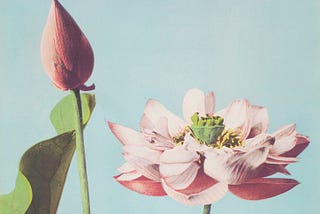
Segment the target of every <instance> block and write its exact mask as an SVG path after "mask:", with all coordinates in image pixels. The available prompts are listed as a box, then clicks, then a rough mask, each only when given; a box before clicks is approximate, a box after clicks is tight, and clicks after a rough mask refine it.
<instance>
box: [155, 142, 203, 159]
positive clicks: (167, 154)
mask: <svg viewBox="0 0 320 214" xmlns="http://www.w3.org/2000/svg"><path fill="white" fill-rule="evenodd" d="M199 158H200V156H199V154H197V153H196V152H195V151H189V150H187V149H186V148H185V147H184V146H183V145H182V146H176V147H174V148H173V149H170V150H166V151H164V152H163V154H162V155H161V157H160V161H161V164H175V163H191V162H194V161H197V160H198V159H199Z"/></svg>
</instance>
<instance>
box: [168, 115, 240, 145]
mask: <svg viewBox="0 0 320 214" xmlns="http://www.w3.org/2000/svg"><path fill="white" fill-rule="evenodd" d="M191 121H192V124H191V126H187V127H186V128H185V129H184V130H183V131H182V132H181V134H180V135H178V136H177V137H174V138H173V142H174V143H175V144H176V145H181V144H183V142H184V137H185V135H186V134H187V133H189V134H190V135H191V136H192V137H193V138H194V139H195V140H196V141H197V142H198V143H199V144H205V145H206V146H209V147H212V148H217V149H221V148H222V147H223V146H226V147H229V148H234V147H239V146H243V145H244V144H245V142H244V141H243V140H241V135H240V134H241V132H239V131H234V130H232V129H225V125H224V124H223V121H224V120H223V118H222V117H220V116H210V115H206V116H205V117H199V113H195V114H193V115H192V117H191Z"/></svg>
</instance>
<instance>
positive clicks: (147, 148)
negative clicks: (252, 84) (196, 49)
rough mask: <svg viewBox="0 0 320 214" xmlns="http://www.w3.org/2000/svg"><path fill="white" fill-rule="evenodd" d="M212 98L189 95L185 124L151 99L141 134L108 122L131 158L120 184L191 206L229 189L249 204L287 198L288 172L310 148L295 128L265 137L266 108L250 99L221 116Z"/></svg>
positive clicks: (237, 102)
mask: <svg viewBox="0 0 320 214" xmlns="http://www.w3.org/2000/svg"><path fill="white" fill-rule="evenodd" d="M214 108H215V97H214V93H213V92H210V93H208V94H207V95H205V94H204V92H202V91H201V90H199V89H191V90H189V91H188V92H187V93H186V95H185V97H184V100H183V116H184V120H182V119H180V118H179V117H177V116H176V115H174V114H173V113H171V112H170V111H169V110H167V109H166V108H165V107H164V106H163V105H162V104H161V103H160V102H158V101H156V100H149V101H148V102H147V104H146V106H145V109H144V114H143V116H142V119H141V122H140V131H135V130H133V129H130V128H127V127H124V126H121V125H118V124H115V123H111V122H108V125H109V128H110V129H111V131H112V133H113V134H114V135H115V136H116V137H117V138H118V139H119V140H120V142H121V143H122V144H123V157H124V159H125V160H126V162H125V164H123V165H122V166H121V167H120V168H119V169H118V170H119V171H120V174H119V175H117V176H115V179H116V180H117V181H118V182H119V183H120V184H122V185H123V186H125V187H126V188H128V189H131V190H133V191H136V192H138V193H141V194H145V195H152V196H164V195H169V196H170V197H172V198H173V199H175V200H176V201H178V202H181V203H183V204H187V205H204V204H211V203H213V202H215V201H217V200H219V199H221V198H222V197H223V196H224V195H225V194H226V193H227V192H228V191H230V192H231V193H233V194H234V195H236V196H238V197H240V198H242V199H247V200H261V199H266V198H270V197H274V196H277V195H279V194H282V193H284V192H286V191H288V190H290V189H292V188H293V187H295V186H296V185H297V184H299V183H298V181H296V180H294V179H287V178H274V177H269V176H271V175H274V174H275V173H282V174H286V175H289V174H290V173H289V172H288V171H287V169H286V166H287V165H288V164H291V163H294V162H296V161H297V156H298V155H299V154H300V153H301V152H302V151H303V150H304V149H305V148H306V147H307V146H308V144H309V139H308V137H306V136H304V135H301V134H300V133H298V132H297V131H296V127H295V125H294V124H292V125H286V126H283V127H281V128H279V129H278V130H276V131H275V132H273V133H267V130H268V126H269V118H268V113H267V110H266V108H264V107H261V106H255V105H251V104H250V103H249V101H248V100H246V99H239V100H235V101H233V102H232V103H231V104H230V105H229V106H227V107H226V108H224V109H222V110H220V111H217V112H215V111H214Z"/></svg>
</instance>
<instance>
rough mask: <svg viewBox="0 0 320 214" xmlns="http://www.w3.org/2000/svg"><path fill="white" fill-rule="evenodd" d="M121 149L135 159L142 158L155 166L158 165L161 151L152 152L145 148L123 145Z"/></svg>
mask: <svg viewBox="0 0 320 214" xmlns="http://www.w3.org/2000/svg"><path fill="white" fill-rule="evenodd" d="M122 149H123V151H124V152H125V153H128V154H130V155H133V156H135V157H139V158H143V159H145V160H148V161H150V162H152V163H155V164H159V163H160V155H161V154H162V152H161V151H157V150H153V149H150V148H148V147H146V146H137V145H124V146H123V147H122Z"/></svg>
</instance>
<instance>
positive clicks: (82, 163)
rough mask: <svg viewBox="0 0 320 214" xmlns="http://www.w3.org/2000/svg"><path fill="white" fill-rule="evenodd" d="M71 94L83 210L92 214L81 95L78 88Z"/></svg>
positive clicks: (85, 213)
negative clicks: (74, 113)
mask: <svg viewBox="0 0 320 214" xmlns="http://www.w3.org/2000/svg"><path fill="white" fill-rule="evenodd" d="M71 94H72V95H73V103H74V108H75V111H76V119H75V122H76V127H75V131H76V152H77V160H78V172H79V177H80V188H81V200H82V210H83V214H90V201H89V188H88V177H87V167H86V156H85V150H84V140H83V122H82V109H81V97H80V92H79V90H78V89H74V90H71Z"/></svg>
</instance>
